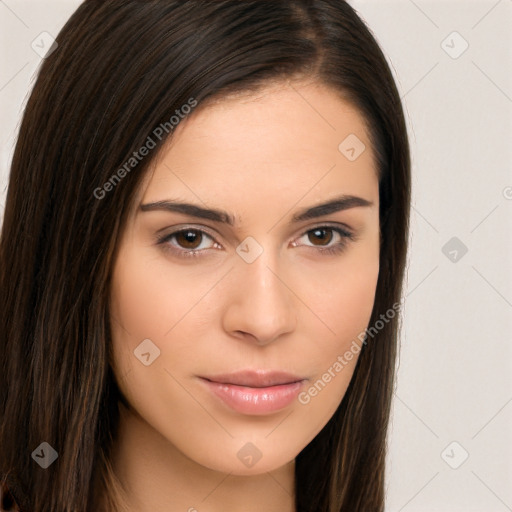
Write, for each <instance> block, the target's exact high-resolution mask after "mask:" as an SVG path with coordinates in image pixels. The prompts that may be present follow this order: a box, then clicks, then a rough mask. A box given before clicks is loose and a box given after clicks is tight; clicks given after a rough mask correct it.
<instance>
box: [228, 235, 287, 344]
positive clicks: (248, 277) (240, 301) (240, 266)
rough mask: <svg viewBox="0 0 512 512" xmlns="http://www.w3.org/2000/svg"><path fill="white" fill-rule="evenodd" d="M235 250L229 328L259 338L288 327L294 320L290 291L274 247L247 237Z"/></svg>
mask: <svg viewBox="0 0 512 512" xmlns="http://www.w3.org/2000/svg"><path fill="white" fill-rule="evenodd" d="M244 249H245V251H243V250H244ZM237 252H238V253H239V258H238V259H237V260H236V264H235V271H234V284H233V285H234V287H235V290H236V291H235V294H234V295H235V296H236V301H235V302H234V303H232V304H231V305H230V308H229V309H230V314H229V315H228V318H229V322H228V323H229V326H228V327H229V329H230V330H237V331H245V332H247V333H250V334H252V335H253V336H254V337H256V338H258V339H259V340H260V341H264V340H271V339H274V338H276V337H277V336H279V335H280V334H282V333H284V332H286V331H289V330H292V329H293V328H294V326H295V322H296V312H295V310H294V301H293V294H292V292H291V291H290V290H289V288H288V287H287V286H286V284H285V279H284V276H281V272H280V270H279V269H280V268H282V265H280V262H279V257H278V254H277V252H276V250H275V249H272V248H271V247H270V246H269V245H265V247H263V244H259V243H257V242H256V243H255V241H254V240H249V241H247V246H244V243H242V244H240V246H239V247H238V248H237Z"/></svg>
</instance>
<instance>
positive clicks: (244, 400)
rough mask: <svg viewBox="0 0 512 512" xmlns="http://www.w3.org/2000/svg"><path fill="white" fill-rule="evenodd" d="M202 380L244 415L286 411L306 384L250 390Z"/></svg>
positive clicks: (214, 392) (299, 383)
mask: <svg viewBox="0 0 512 512" xmlns="http://www.w3.org/2000/svg"><path fill="white" fill-rule="evenodd" d="M201 380H202V381H203V382H204V383H205V384H206V385H207V387H208V388H209V389H210V391H211V392H212V393H213V394H215V395H216V396H218V397H219V398H220V399H221V400H222V401H223V402H224V403H225V404H227V405H228V406H229V407H231V408H232V409H234V410H235V411H237V412H239V413H242V414H269V413H272V412H276V411H279V410H281V409H284V408H285V407H287V406H289V405H290V404H291V403H292V402H293V401H294V400H295V399H296V398H297V395H298V394H299V391H300V389H301V388H302V386H303V384H304V382H305V381H303V380H302V381H299V382H293V383H291V384H281V385H279V386H269V387H267V388H249V387H245V386H236V385H234V384H221V383H219V382H212V381H209V380H206V379H203V378H201Z"/></svg>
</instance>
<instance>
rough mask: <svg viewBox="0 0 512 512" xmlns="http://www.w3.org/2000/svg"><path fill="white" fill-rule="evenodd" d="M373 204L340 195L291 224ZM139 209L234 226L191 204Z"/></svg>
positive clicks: (227, 217) (222, 214)
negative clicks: (167, 212)
mask: <svg viewBox="0 0 512 512" xmlns="http://www.w3.org/2000/svg"><path fill="white" fill-rule="evenodd" d="M372 205H373V202H372V201H368V200H367V199H363V198H362V197H357V196H350V195H342V196H339V197H336V198H334V199H332V200H330V201H327V202H326V203H320V204H316V205H314V206H311V207H309V208H305V209H303V210H300V211H299V212H298V213H296V214H295V215H293V217H292V220H291V222H292V223H296V222H301V221H304V220H310V219H315V218H317V217H322V216H324V215H329V214H330V213H336V212H340V211H343V210H348V209H350V208H357V207H359V206H372ZM139 209H140V210H141V211H142V212H151V211H169V212H177V213H182V214H185V215H189V216H191V217H197V218H200V219H208V220H211V221H214V222H220V223H224V224H228V225H229V226H235V224H236V222H235V216H234V215H232V214H230V213H228V212H226V211H223V210H218V209H214V208H212V209H210V208H202V207H201V206H198V205H195V204H191V203H182V202H178V201H173V200H169V199H167V200H164V201H157V202H155V203H147V204H141V205H140V206H139Z"/></svg>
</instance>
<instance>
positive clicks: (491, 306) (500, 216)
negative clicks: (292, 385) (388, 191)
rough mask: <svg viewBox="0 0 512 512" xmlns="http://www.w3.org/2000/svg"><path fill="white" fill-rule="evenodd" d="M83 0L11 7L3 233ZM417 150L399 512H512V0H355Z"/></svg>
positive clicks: (397, 429)
mask: <svg viewBox="0 0 512 512" xmlns="http://www.w3.org/2000/svg"><path fill="white" fill-rule="evenodd" d="M80 3H81V2H80V1H78V0H63V1H44V2H43V1H42V0H32V1H28V0H27V1H21V0H0V38H1V48H2V51H1V57H0V58H1V63H0V109H1V119H2V122H1V123H0V221H1V218H2V217H3V210H4V202H5V195H6V187H7V180H8V173H9V165H10V161H11V158H12V152H13V147H14V144H15V141H16V137H17V131H18V127H19V122H20V116H21V112H22V109H23V107H24V105H25V103H26V100H27V97H28V95H29V93H30V90H31V88H32V86H33V83H34V77H35V73H36V72H37V69H38V66H39V65H40V62H41V59H42V58H43V57H44V47H45V46H46V45H48V42H49V41H51V39H50V38H51V37H52V36H56V35H57V34H58V32H59V31H60V29H61V27H62V26H63V25H64V23H65V22H66V21H67V19H68V17H69V16H70V15H71V14H72V13H73V11H74V10H75V9H76V8H77V7H78V5H79V4H80ZM350 4H351V5H352V6H353V7H354V8H355V9H356V10H357V11H358V13H359V15H360V16H361V17H362V18H363V19H364V20H365V22H366V23H367V25H368V26H369V28H370V30H371V31H372V32H373V34H374V35H375V37H376V39H377V41H378V42H379V44H380V45H381V46H382V48H383V50H384V53H385V55H386V57H387V59H388V62H389V63H390V65H391V68H392V70H393V73H394V75H395V78H396V80H397V84H398V88H399V91H400V95H401V97H402V101H403V102H404V108H405V113H406V117H407V123H408V131H409V136H410V142H411V152H412V164H413V165H412V174H413V203H412V205H413V208H412V218H411V246H410V254H409V264H408V270H407V279H406V292H405V295H406V298H405V304H404V307H403V312H404V315H405V320H404V324H403V329H402V334H401V357H400V364H399V368H398V380H397V386H396V393H395V400H394V406H393V418H392V424H391V430H390V436H389V457H388V461H389V465H388V475H387V490H388V495H387V507H386V511H387V512H402V511H403V512H506V511H507V510H509V511H512V377H511V375H512V371H511V370H512V368H511V367H512V348H511V347H512V343H511V342H512V265H511V261H512V254H511V252H512V251H511V246H512V243H511V236H510V234H511V233H512V171H511V169H512V149H511V148H512V144H511V135H512V123H511V119H512V66H511V64H512V44H511V41H512V32H511V30H510V29H511V27H512V0H499V1H497V0H485V1H483V0H482V1H467V0H459V1H454V0H450V1H448V0H439V1H430V0H429V1H427V0H414V1H413V0H396V1H383V0H372V1H368V0H365V1H363V0H353V1H351V2H350Z"/></svg>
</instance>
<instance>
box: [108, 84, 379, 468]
mask: <svg viewBox="0 0 512 512" xmlns="http://www.w3.org/2000/svg"><path fill="white" fill-rule="evenodd" d="M174 135H175V136H174V139H173V141H172V144H171V145H170V146H169V147H168V148H167V149H166V151H167V152H166V153H162V155H161V158H159V159H158V163H157V164H156V166H155V167H154V172H153V173H150V174H148V176H147V179H146V181H145V183H144V186H143V187H141V192H140V194H139V195H140V201H138V202H137V210H136V211H135V212H134V213H133V215H132V216H131V217H130V219H129V221H128V223H127V225H126V228H125V230H124V233H123V237H122V240H121V242H120V247H119V253H118V256H117V259H116V262H115V266H114V273H113V283H112V295H111V318H112V333H113V349H114V364H113V366H114V372H115V375H116V379H117V381H118V384H119V387H120V390H121V392H122V393H123V394H124V396H125V397H126V399H127V401H128V402H129V403H130V405H131V408H132V411H131V412H132V413H134V414H135V415H136V417H137V418H138V421H139V422H140V423H141V424H143V425H144V428H145V430H146V433H147V432H150V433H151V436H153V434H154V439H158V443H159V446H160V447H161V450H162V456H164V455H165V454H171V453H175V454H176V453H180V454H181V455H184V456H185V457H186V458H187V459H188V460H190V461H193V462H195V463H197V464H200V465H201V466H204V467H206V468H210V469H213V470H217V471H221V472H225V473H232V474H238V475H250V474H259V473H263V472H268V471H271V470H275V469H277V468H279V467H282V466H284V465H285V464H288V463H291V462H293V460H294V458H295V457H296V456H297V455H298V453H299V452H300V451H301V450H302V449H303V448H304V447H305V446H306V445H307V444H308V443H309V442H310V441H311V440H312V439H313V438H314V437H315V436H316V435H317V434H318V433H319V432H320V430H321V429H322V428H323V427H324V426H325V424H326V423H327V422H328V420H329V419H330V418H331V417H332V415H333V414H334V412H335V411H336V409H337V407H338V406H339V404H340V402H341V400H342V398H343V396H344V394H345V391H346V389H347V386H348V384H349V382H350V379H351V377H352V375H353V371H354V368H355V365H356V362H357V358H358V354H359V349H358V347H360V346H361V341H360V340H361V339H362V337H361V333H363V332H364V330H365V328H366V327H367V325H368V322H369V319H370V315H371V311H372V307H373V303H374V297H375V290H376V285H377V277H378V273H379V243H380V240H379V189H378V179H377V172H376V168H375V164H374V161H373V156H372V150H371V147H370V141H369V138H368V134H367V132H366V130H365V127H364V124H363V120H362V117H361V116H360V115H359V114H358V113H357V112H356V110H355V109H354V108H353V107H352V106H351V105H350V104H348V103H346V102H344V101H342V100H341V99H339V97H338V96H337V95H336V94H335V93H334V92H333V91H332V90H330V89H328V88H325V87H323V86H320V85H318V84H314V83H310V84H306V83H301V84H294V85H293V86H292V85H291V84H288V85H284V86H282V87H279V88H276V87H272V88H269V89H267V90H266V91H265V92H263V93H261V94H258V95H256V96H252V97H244V98H237V99H230V100H228V101H223V102H220V103H218V104H214V105H211V106H209V107H207V108H206V109H204V110H198V111H197V112H195V113H193V114H192V115H191V116H190V117H189V118H188V119H187V120H186V121H182V124H181V125H179V126H178V127H177V128H176V129H175V134H174ZM362 144H364V146H363V145H362ZM365 148H366V149H365ZM118 186H122V183H121V184H119V185H118ZM350 198H352V199H350ZM354 198H357V199H354ZM340 199H341V202H340V203H337V204H338V207H335V206H334V207H333V206H331V207H329V206H327V207H319V205H322V204H325V203H331V202H332V201H336V200H340ZM104 200H108V198H106V199H104ZM160 202H162V203H164V204H163V205H162V204H161V205H160V206H158V203H160ZM155 203H157V205H155ZM178 203H180V204H181V203H187V204H189V205H193V206H189V207H184V206H181V207H178V206H176V205H177V204H178ZM140 205H153V206H146V207H145V208H143V209H142V208H140ZM165 205H167V207H166V206H165ZM173 205H174V206H173ZM210 210H215V212H219V211H221V210H222V211H224V212H226V214H227V215H229V218H230V220H232V225H231V224H230V223H228V222H226V218H223V214H218V213H212V212H210V213H208V212H207V211H210ZM194 213H195V214H194ZM295 217H296V218H295ZM350 354H352V355H350ZM240 372H245V373H240ZM283 372H284V373H286V375H283V374H282V373H283ZM236 373H239V375H235V374H236ZM267 374H268V375H267ZM208 379H209V380H208ZM266 379H268V380H266ZM213 381H217V382H218V383H217V384H215V383H214V382H213ZM292 382H295V384H293V383H292ZM230 383H231V385H229V384H230ZM236 384H238V385H236Z"/></svg>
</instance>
